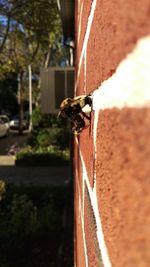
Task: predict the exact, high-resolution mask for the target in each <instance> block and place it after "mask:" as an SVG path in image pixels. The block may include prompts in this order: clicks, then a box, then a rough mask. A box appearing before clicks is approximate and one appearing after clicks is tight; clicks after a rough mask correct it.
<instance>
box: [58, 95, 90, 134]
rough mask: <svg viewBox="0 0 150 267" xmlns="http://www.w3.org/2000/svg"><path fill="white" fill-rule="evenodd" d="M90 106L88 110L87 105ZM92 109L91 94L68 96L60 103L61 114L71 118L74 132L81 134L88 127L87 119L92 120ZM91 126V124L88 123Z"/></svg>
mask: <svg viewBox="0 0 150 267" xmlns="http://www.w3.org/2000/svg"><path fill="white" fill-rule="evenodd" d="M86 106H88V111H86V109H85V107H86ZM91 111H92V97H91V95H87V96H86V95H82V96H77V97H75V98H73V99H72V98H66V99H64V100H63V101H62V103H61V105H60V112H59V114H58V115H59V116H62V117H65V118H69V119H70V120H71V123H72V131H73V133H74V134H79V133H80V132H81V131H82V130H83V129H85V128H86V127H87V125H86V122H85V119H86V120H88V121H90V119H91V115H89V114H91ZM88 126H89V125H88Z"/></svg>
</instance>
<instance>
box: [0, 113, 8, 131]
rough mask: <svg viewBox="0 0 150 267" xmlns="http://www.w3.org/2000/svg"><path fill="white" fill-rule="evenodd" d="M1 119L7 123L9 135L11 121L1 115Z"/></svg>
mask: <svg viewBox="0 0 150 267" xmlns="http://www.w3.org/2000/svg"><path fill="white" fill-rule="evenodd" d="M0 119H1V120H2V121H3V122H4V123H5V125H6V127H7V130H8V133H9V129H10V120H9V118H8V116H7V115H0Z"/></svg>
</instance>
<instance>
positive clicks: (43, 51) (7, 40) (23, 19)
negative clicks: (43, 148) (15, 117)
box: [0, 0, 62, 133]
mask: <svg viewBox="0 0 150 267" xmlns="http://www.w3.org/2000/svg"><path fill="white" fill-rule="evenodd" d="M0 30H1V31H0V79H1V80H2V79H6V77H7V75H8V73H16V74H17V81H18V104H19V114H20V133H21V128H22V126H21V125H22V123H21V121H22V120H23V102H24V96H25V93H24V91H25V86H26V81H27V78H26V77H27V73H28V67H29V66H30V68H32V75H33V76H34V75H35V74H37V75H39V72H40V67H41V66H48V63H49V60H50V57H51V54H52V52H53V51H54V50H55V49H58V50H59V49H60V45H59V41H60V38H61V36H62V31H61V21H60V17H59V12H58V9H57V1H56V0H0ZM31 79H32V77H30V80H31ZM38 93H39V90H35V94H34V93H33V95H34V96H35V99H38V97H37V96H36V94H38Z"/></svg>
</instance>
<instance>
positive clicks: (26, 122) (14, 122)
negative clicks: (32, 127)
mask: <svg viewBox="0 0 150 267" xmlns="http://www.w3.org/2000/svg"><path fill="white" fill-rule="evenodd" d="M28 128H29V120H28V119H27V118H26V117H24V118H23V130H26V129H28ZM10 129H14V130H18V129H19V116H18V115H16V116H14V117H13V118H12V120H11V121H10Z"/></svg>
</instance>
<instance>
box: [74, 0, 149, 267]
mask: <svg viewBox="0 0 150 267" xmlns="http://www.w3.org/2000/svg"><path fill="white" fill-rule="evenodd" d="M75 3H76V5H75V33H76V74H75V95H82V94H89V93H91V94H92V98H93V111H92V120H91V126H90V127H89V128H86V129H85V130H84V131H83V132H82V133H81V134H80V135H79V136H77V137H75V142H74V144H75V145H74V173H75V182H74V194H75V265H74V266H76V267H101V266H104V267H109V266H112V267H148V266H150V19H149V18H150V1H149V0H143V1H137V0H126V1H122V0H121V1H115V0H111V1H110V0H107V1H106V0H93V1H92V0H86V1H84V0H78V1H75Z"/></svg>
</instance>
